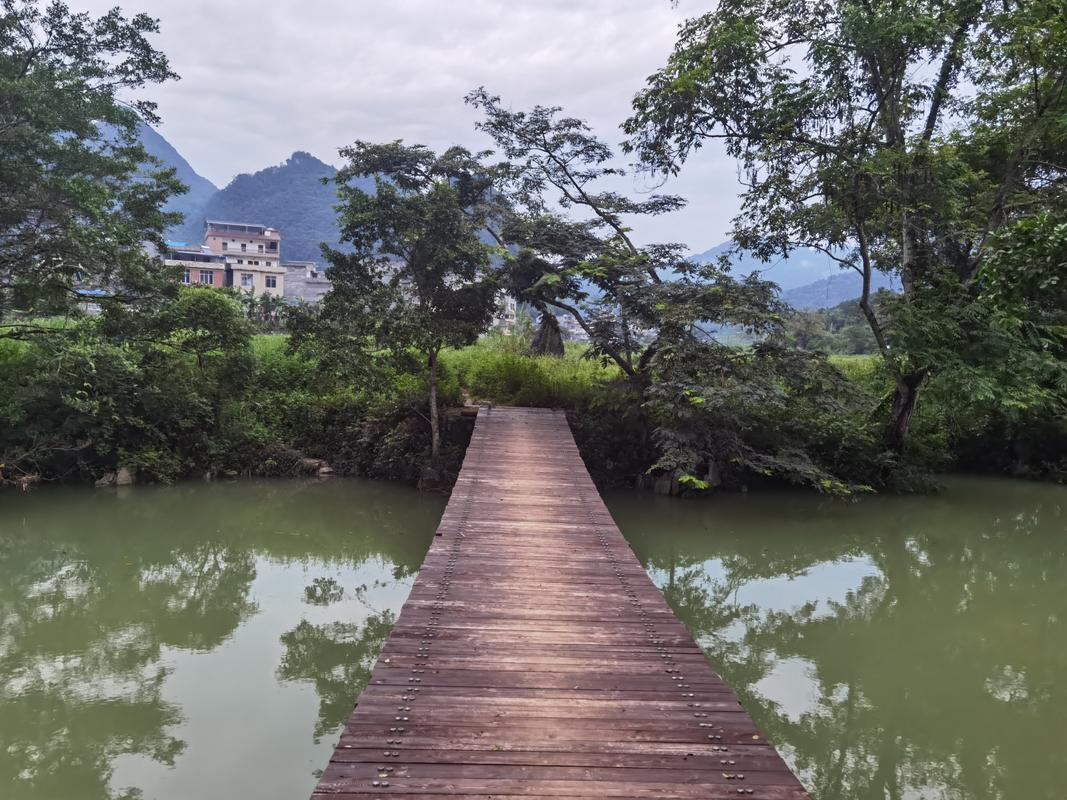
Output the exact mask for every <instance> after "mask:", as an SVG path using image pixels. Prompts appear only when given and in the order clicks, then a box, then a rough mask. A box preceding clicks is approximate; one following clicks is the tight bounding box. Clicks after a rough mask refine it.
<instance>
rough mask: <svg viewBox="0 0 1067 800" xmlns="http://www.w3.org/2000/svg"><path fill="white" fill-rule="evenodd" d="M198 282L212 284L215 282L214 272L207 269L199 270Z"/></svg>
mask: <svg viewBox="0 0 1067 800" xmlns="http://www.w3.org/2000/svg"><path fill="white" fill-rule="evenodd" d="M200 283H204V284H207V285H208V286H213V285H214V284H215V273H214V272H212V271H211V270H209V269H202V270H200Z"/></svg>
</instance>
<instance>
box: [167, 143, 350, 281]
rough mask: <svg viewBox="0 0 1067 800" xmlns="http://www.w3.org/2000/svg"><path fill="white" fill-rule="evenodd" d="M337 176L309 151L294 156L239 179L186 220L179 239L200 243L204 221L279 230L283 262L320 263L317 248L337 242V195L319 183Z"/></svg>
mask: <svg viewBox="0 0 1067 800" xmlns="http://www.w3.org/2000/svg"><path fill="white" fill-rule="evenodd" d="M335 172H336V170H335V169H334V168H333V167H332V166H330V165H329V164H327V163H325V162H323V161H320V160H319V159H317V158H315V157H314V156H313V155H311V154H310V153H304V152H296V153H293V154H292V155H291V156H290V157H289V159H288V160H287V161H286V162H285V163H284V164H280V165H279V166H276V167H268V168H267V169H263V170H260V171H259V172H256V173H253V174H251V175H247V174H246V175H238V176H237V177H236V178H234V179H233V180H232V181H230V184H229V185H228V186H227V187H226V188H225V189H222V190H221V191H219V192H216V193H215V194H214V195H212V197H211V198H210V199H209V200H208V201H207V202H206V203H205V204H204V205H203V206H202V207H201V208H200V209H199V211H198V212H197V213H195V214H192V215H190V216H189V217H188V218H187V219H186V221H185V226H184V227H183V228H182V230H181V232H180V235H179V236H178V238H180V239H182V240H183V241H199V239H200V237H201V236H202V232H203V227H204V220H205V219H219V220H229V221H233V222H254V223H260V224H263V225H270V226H272V227H275V228H278V229H279V230H280V231H281V233H282V259H283V260H285V261H321V260H322V254H321V251H320V249H319V244H320V243H321V242H325V243H327V244H330V245H334V246H336V245H337V240H338V235H337V213H336V212H335V211H334V208H333V207H334V205H335V204H336V202H337V198H336V194H335V192H334V189H333V187H332V186H330V185H328V184H325V183H323V179H324V178H332V177H333V175H334V173H335Z"/></svg>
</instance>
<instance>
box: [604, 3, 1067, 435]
mask: <svg viewBox="0 0 1067 800" xmlns="http://www.w3.org/2000/svg"><path fill="white" fill-rule="evenodd" d="M1063 20H1064V17H1063V7H1062V3H1060V2H1058V0H1027V1H1025V2H1008V3H999V2H992V0H942V1H940V2H934V3H925V2H915V1H914V0H907V2H896V0H894V2H888V0H831V1H830V2H826V1H825V0H799V1H798V2H790V3H780V2H776V1H775V0H756V2H754V3H753V2H748V1H747V0H745V1H744V2H742V0H724V2H721V3H719V4H718V5H717V7H716V9H715V11H714V12H709V13H707V14H704V15H702V16H699V17H696V18H694V19H691V20H688V21H687V22H686V23H685V24H684V25H683V26H682V29H681V32H680V35H679V39H678V42H677V44H676V47H675V50H674V52H673V54H672V55H671V56H670V58H669V60H668V63H667V65H666V66H665V67H664V68H662V69H661V70H659V71H658V72H656V73H655V74H654V75H652V76H651V78H649V81H648V85H647V87H646V88H645V89H644V90H643V91H642V92H641V93H640V94H639V95H638V96H637V97H636V98H635V100H634V110H635V113H634V115H633V116H632V117H631V118H630V119H629V120H628V121H627V122H626V123H625V126H624V127H625V129H626V131H627V132H628V133H629V134H631V136H632V137H633V138H632V139H631V142H630V147H631V148H632V149H633V150H635V151H636V152H637V153H638V154H639V156H640V157H641V159H642V161H643V162H644V164H645V165H646V166H647V167H648V168H650V169H652V170H654V171H658V172H662V173H674V172H677V171H678V170H679V168H680V167H681V165H682V164H683V163H684V162H685V161H686V159H687V158H688V157H689V156H690V155H691V154H692V152H693V151H694V150H696V149H697V148H699V147H701V146H702V145H703V144H704V143H705V142H706V141H707V140H709V139H720V140H722V141H723V142H724V143H725V146H726V150H727V152H728V153H729V154H730V155H731V156H733V157H734V158H736V159H737V160H738V162H739V164H740V167H741V170H742V172H743V175H744V185H745V187H746V188H745V191H744V193H743V195H742V208H741V212H740V214H739V216H738V217H737V219H736V220H735V232H734V238H735V240H736V241H737V243H738V245H739V246H740V247H743V248H745V249H750V250H752V251H754V252H755V253H756V254H757V255H759V256H762V257H764V258H770V257H772V256H773V255H775V254H782V253H787V252H788V251H789V250H790V249H792V248H795V247H812V248H815V249H818V250H821V251H822V252H825V253H827V254H828V255H830V256H831V257H832V258H834V259H836V260H837V261H838V262H839V263H840V264H841V265H842V267H844V268H850V269H855V270H857V271H858V272H859V273H860V274H861V275H862V276H863V279H864V289H863V295H862V298H861V300H860V306H861V308H862V310H863V312H864V315H865V317H866V319H867V321H868V324H869V326H870V328H871V330H872V332H873V334H874V336H875V339H876V340H877V343H878V347H879V350H880V352H881V353H882V355H883V357H884V359H885V361H886V363H887V365H888V367H889V369H890V371H891V374H892V375H893V377H894V379H895V393H894V396H893V398H892V400H891V403H890V411H889V416H888V422H887V426H886V431H885V441H886V444H887V445H888V446H889V447H890V448H892V449H893V450H896V451H900V450H902V449H903V448H904V446H905V443H906V441H907V437H908V430H909V425H910V422H911V419H912V415H913V412H914V410H915V405H916V402H917V400H918V397H919V394H920V391H921V390H922V388H923V386H924V385H926V383H927V382H928V381H929V380H930V378H931V377H933V376H935V375H937V374H939V373H941V372H944V371H946V370H948V369H951V368H952V367H953V365H954V364H955V363H956V362H958V361H959V360H960V358H959V355H958V350H957V349H956V348H958V347H965V348H966V349H968V350H970V351H971V352H972V353H980V352H982V350H983V347H982V345H981V343H980V339H981V338H982V337H983V336H984V335H985V333H986V332H987V331H988V329H986V328H981V327H977V328H976V327H975V325H976V323H981V322H982V320H983V319H984V318H985V317H986V316H987V314H988V311H987V310H984V309H980V308H972V307H971V306H973V304H974V302H975V301H976V299H977V297H978V292H979V289H978V284H977V282H976V278H977V276H978V275H979V274H980V272H981V269H982V266H983V263H984V262H985V260H986V259H987V258H988V257H989V254H990V253H991V252H992V249H991V247H990V244H991V241H992V240H993V239H994V238H995V236H996V233H997V231H998V230H1000V229H1001V228H1002V227H1003V226H1004V225H1006V224H1011V223H1012V222H1013V221H1015V220H1018V219H1020V218H1023V217H1026V216H1029V215H1031V214H1033V213H1034V211H1035V210H1040V209H1042V208H1048V207H1050V206H1055V207H1059V208H1062V207H1063V200H1064V191H1063V188H1064V159H1063V153H1064V150H1063V142H1064V136H1065V129H1067V123H1065V121H1067V114H1065V110H1067V97H1065V94H1064V86H1065V80H1067V26H1065V25H1064V23H1063ZM876 269H878V270H883V271H893V272H896V273H898V274H899V275H900V277H901V280H902V284H903V289H904V303H902V304H896V305H895V306H893V307H892V308H889V307H888V306H887V310H888V311H889V313H888V314H882V313H880V312H879V309H877V308H876V307H875V306H874V304H873V303H872V302H871V291H870V281H871V276H872V274H873V271H874V270H876ZM961 300H962V301H964V302H965V304H966V305H967V306H968V308H966V309H964V310H962V311H960V310H959V303H960V302H961ZM898 312H899V313H898ZM894 314H897V315H898V316H897V318H896V319H895V320H894ZM905 326H906V331H905V330H904V328H905ZM902 333H906V336H902V335H901V334H902ZM926 335H929V336H930V337H931V338H930V339H929V340H924V336H926ZM991 335H992V336H993V337H994V338H997V337H998V334H997V333H996V332H993V333H992V334H991ZM987 363H988V362H987Z"/></svg>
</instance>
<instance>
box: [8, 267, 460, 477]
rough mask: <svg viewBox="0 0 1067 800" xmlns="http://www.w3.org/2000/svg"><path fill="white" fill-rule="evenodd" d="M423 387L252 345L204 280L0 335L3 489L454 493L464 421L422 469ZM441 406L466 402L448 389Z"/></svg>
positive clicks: (453, 418) (223, 298) (231, 309)
mask: <svg viewBox="0 0 1067 800" xmlns="http://www.w3.org/2000/svg"><path fill="white" fill-rule="evenodd" d="M425 402H426V401H425V392H424V390H423V386H422V385H421V380H420V379H419V378H418V377H416V376H412V375H409V374H405V373H404V372H403V371H396V372H393V373H391V374H388V375H379V376H377V378H376V379H375V380H374V381H372V382H368V383H367V385H365V386H360V385H353V384H352V383H351V382H345V381H342V380H340V379H338V378H334V377H332V376H331V375H329V374H328V373H326V372H324V371H323V370H321V369H319V365H318V364H317V363H316V362H315V360H314V359H313V358H309V357H308V356H307V355H306V354H293V353H290V352H289V351H288V349H287V341H286V337H284V336H256V335H254V332H253V329H252V328H251V326H250V325H249V324H248V322H247V320H246V319H245V318H244V316H243V314H242V310H241V309H240V307H239V305H238V304H237V303H236V301H235V300H234V299H233V298H231V297H228V296H227V295H226V294H224V293H221V292H219V291H217V290H212V289H201V288H197V287H193V288H188V289H183V290H182V291H181V293H180V295H179V297H178V298H177V300H175V301H174V302H172V303H167V304H166V305H163V306H161V307H160V308H159V309H157V310H156V312H155V313H153V314H150V315H145V314H139V315H137V316H136V317H133V316H130V317H129V318H125V317H121V316H101V317H94V318H85V319H81V320H74V321H71V322H68V323H65V324H57V325H56V326H55V330H54V332H53V333H51V334H49V335H45V336H35V337H34V338H33V339H32V340H26V341H21V340H18V339H16V338H14V337H7V338H0V482H4V483H9V484H16V485H19V486H22V487H23V488H26V487H28V486H30V485H33V484H34V483H37V482H39V481H73V482H84V483H96V482H100V483H101V484H102V485H115V484H117V483H126V482H134V481H136V482H170V481H174V480H178V479H182V478H203V477H215V478H225V477H237V476H244V475H262V476H297V475H309V474H325V473H328V472H331V471H332V472H333V473H335V474H339V475H358V476H367V477H374V478H384V479H393V480H402V481H407V482H411V483H418V482H419V481H420V479H421V480H424V481H425V482H426V484H427V487H428V488H433V487H444V486H448V485H450V482H451V481H452V480H454V477H455V474H456V472H457V471H458V467H459V464H460V463H461V461H462V454H463V452H464V449H465V447H466V442H467V440H469V436H470V427H471V422H470V420H469V419H466V418H463V417H461V416H460V415H459V414H458V413H455V414H452V413H449V414H444V415H443V429H444V430H443V437H442V439H443V446H442V452H441V455H440V457H439V459H438V461H437V463H436V464H434V465H433V466H434V470H433V472H432V473H431V474H427V475H424V474H423V469H424V467H425V466H426V465H427V464H428V463H429V431H428V426H427V424H426V418H427V416H428V409H427V408H426V407H425ZM442 405H443V406H445V407H453V408H455V407H459V406H461V405H462V395H461V393H460V391H459V389H458V386H457V384H456V383H455V381H454V380H450V379H448V378H446V379H444V380H443V381H442Z"/></svg>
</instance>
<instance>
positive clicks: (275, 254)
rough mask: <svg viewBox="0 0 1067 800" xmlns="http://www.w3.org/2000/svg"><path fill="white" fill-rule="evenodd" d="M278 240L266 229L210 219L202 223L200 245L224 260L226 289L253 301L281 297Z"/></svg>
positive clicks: (282, 285) (274, 232)
mask: <svg viewBox="0 0 1067 800" xmlns="http://www.w3.org/2000/svg"><path fill="white" fill-rule="evenodd" d="M281 240H282V236H281V233H279V232H278V230H277V229H276V228H271V227H268V226H266V225H254V224H251V223H247V222H220V221H218V220H210V219H209V220H208V221H207V222H205V223H204V245H205V246H206V247H207V248H208V249H209V250H210V251H211V252H212V253H216V254H218V255H221V256H223V257H224V258H225V260H226V271H227V281H226V285H227V286H233V287H234V288H236V289H243V290H244V291H246V292H252V293H253V294H255V295H256V296H257V297H258V296H259V295H261V294H270V295H275V296H277V297H281V296H282V295H283V294H284V293H285V272H286V270H285V267H283V266H282V265H281V252H280V251H281Z"/></svg>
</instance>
